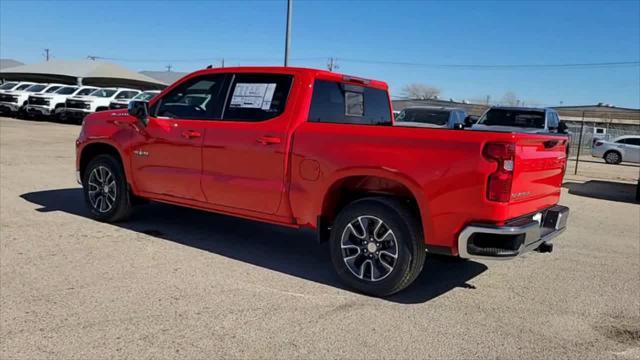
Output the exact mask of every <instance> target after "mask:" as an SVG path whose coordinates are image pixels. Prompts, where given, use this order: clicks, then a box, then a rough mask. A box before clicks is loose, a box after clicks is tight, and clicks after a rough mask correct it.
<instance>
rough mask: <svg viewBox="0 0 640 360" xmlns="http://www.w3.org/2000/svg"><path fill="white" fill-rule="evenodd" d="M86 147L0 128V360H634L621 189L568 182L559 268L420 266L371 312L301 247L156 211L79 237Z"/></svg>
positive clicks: (635, 288)
mask: <svg viewBox="0 0 640 360" xmlns="http://www.w3.org/2000/svg"><path fill="white" fill-rule="evenodd" d="M78 131H79V127H78V126H74V125H63V124H54V123H48V122H36V121H23V120H13V119H7V118H0V160H1V168H0V184H1V192H0V205H1V206H0V226H1V231H0V236H1V241H0V341H1V344H0V349H1V350H0V358H2V359H13V358H19V359H35V358H64V359H72V358H77V359H101V358H109V359H111V358H119V357H132V358H168V357H182V358H212V357H219V358H305V359H308V358H312V359H316V358H317V359H320V358H336V357H340V358H365V357H366V358H406V359H408V358H412V359H415V358H580V359H582V358H612V359H632V358H635V359H638V358H640V205H638V204H637V203H635V202H633V195H634V192H635V188H634V186H633V185H632V184H630V183H629V182H628V181H627V182H623V181H620V180H615V181H613V180H606V179H604V180H603V179H599V180H592V179H587V178H577V177H576V178H569V179H568V180H567V185H566V188H565V189H564V190H563V197H562V201H561V203H562V204H563V205H567V206H569V207H570V208H571V211H572V213H571V218H570V221H569V229H568V230H567V231H566V232H565V233H564V234H563V235H562V236H561V237H559V238H558V239H557V241H556V245H555V250H554V252H553V253H552V254H538V253H532V254H528V255H526V256H524V257H522V258H519V259H516V260H513V261H507V262H500V261H486V262H485V261H466V262H457V261H453V260H450V259H446V258H438V257H428V258H427V265H426V266H425V269H424V272H423V274H422V275H421V277H420V278H419V279H418V280H417V281H416V283H415V284H414V285H413V286H411V287H410V288H409V289H407V290H406V291H404V292H402V293H400V294H398V295H396V296H394V297H392V298H388V299H377V298H371V297H367V296H363V295H360V294H357V293H353V292H350V291H348V290H346V289H344V288H343V287H342V286H341V285H340V284H339V283H338V281H337V277H336V276H335V275H334V274H333V270H332V269H331V266H330V260H329V256H328V247H327V246H326V244H321V245H318V244H316V243H315V242H314V239H313V236H311V235H310V234H307V233H301V232H296V231H291V230H288V229H283V228H278V227H275V226H271V225H265V224H260V223H254V222H250V221H245V220H239V219H235V218H230V217H226V216H221V215H215V214H208V213H204V212H200V211H195V210H187V209H181V208H178V207H174V206H169V205H161V204H148V205H145V206H142V207H140V208H139V209H138V211H137V212H136V213H135V215H134V218H133V219H132V220H131V221H130V222H128V223H123V224H118V225H110V224H103V223H98V222H95V221H93V220H91V219H89V218H88V217H87V215H88V214H87V211H86V210H85V207H84V204H83V200H82V194H81V191H80V188H79V186H78V185H77V184H76V183H75V174H74V170H75V169H74V157H75V155H74V139H75V137H76V136H77V133H78ZM625 169H626V168H625ZM624 171H627V170H624ZM630 171H634V170H633V168H632V170H630ZM635 171H637V168H636V170H635ZM630 174H631V175H633V173H630Z"/></svg>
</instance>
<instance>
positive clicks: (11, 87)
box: [0, 81, 35, 93]
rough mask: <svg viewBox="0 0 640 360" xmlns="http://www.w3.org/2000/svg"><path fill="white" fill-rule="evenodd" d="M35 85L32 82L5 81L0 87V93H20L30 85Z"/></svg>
mask: <svg viewBox="0 0 640 360" xmlns="http://www.w3.org/2000/svg"><path fill="white" fill-rule="evenodd" d="M34 84H35V83H32V82H25V81H22V82H18V81H7V82H5V83H4V84H2V85H0V93H2V92H5V91H22V90H24V89H26V88H28V87H29V86H31V85H34Z"/></svg>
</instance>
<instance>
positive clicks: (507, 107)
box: [489, 106, 555, 112]
mask: <svg viewBox="0 0 640 360" xmlns="http://www.w3.org/2000/svg"><path fill="white" fill-rule="evenodd" d="M491 109H498V110H512V111H539V112H545V111H554V112H555V110H554V109H551V108H533V107H523V106H492V107H490V108H489V110H491Z"/></svg>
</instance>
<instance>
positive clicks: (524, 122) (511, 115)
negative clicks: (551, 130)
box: [478, 109, 545, 129]
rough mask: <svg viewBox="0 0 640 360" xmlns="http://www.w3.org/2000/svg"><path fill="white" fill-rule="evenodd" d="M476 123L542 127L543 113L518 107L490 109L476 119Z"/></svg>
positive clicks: (543, 122)
mask: <svg viewBox="0 0 640 360" xmlns="http://www.w3.org/2000/svg"><path fill="white" fill-rule="evenodd" d="M478 124H482V125H489V126H513V127H523V128H538V129H544V127H545V113H544V112H542V111H530V110H519V109H518V110H515V109H514V110H512V109H490V110H489V111H487V112H486V113H485V114H484V115H483V116H482V117H481V118H480V120H478Z"/></svg>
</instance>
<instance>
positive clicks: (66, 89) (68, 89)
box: [56, 86, 78, 95]
mask: <svg viewBox="0 0 640 360" xmlns="http://www.w3.org/2000/svg"><path fill="white" fill-rule="evenodd" d="M76 90H78V88H77V87H75V86H65V87H63V88H62V89H60V90H58V91H56V94H59V95H71V94H73V92H74V91H76Z"/></svg>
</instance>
